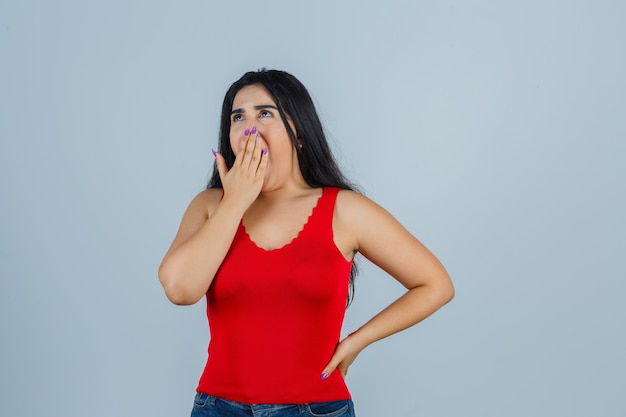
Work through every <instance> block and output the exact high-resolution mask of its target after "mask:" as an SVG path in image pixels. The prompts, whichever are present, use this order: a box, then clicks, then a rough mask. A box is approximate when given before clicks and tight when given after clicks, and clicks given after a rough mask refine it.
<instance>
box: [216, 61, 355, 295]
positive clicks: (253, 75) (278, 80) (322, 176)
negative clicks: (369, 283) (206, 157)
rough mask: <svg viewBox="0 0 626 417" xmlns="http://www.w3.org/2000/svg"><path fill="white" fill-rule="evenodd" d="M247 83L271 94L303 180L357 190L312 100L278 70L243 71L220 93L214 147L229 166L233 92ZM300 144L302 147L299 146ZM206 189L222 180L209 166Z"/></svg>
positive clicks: (352, 276) (293, 79)
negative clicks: (341, 165)
mask: <svg viewBox="0 0 626 417" xmlns="http://www.w3.org/2000/svg"><path fill="white" fill-rule="evenodd" d="M249 85H260V86H263V87H264V88H265V89H266V90H267V92H268V93H269V94H270V96H272V98H273V99H274V102H275V103H276V107H277V108H278V112H279V113H280V117H281V119H282V121H283V123H284V125H285V127H286V129H287V132H288V133H289V137H290V138H291V142H292V143H293V146H294V148H295V149H296V154H297V157H298V164H299V165H300V171H301V172H302V176H303V177H304V180H305V181H306V183H307V184H308V185H309V186H311V187H337V188H341V189H344V190H352V191H357V192H358V189H357V187H356V186H355V185H354V184H352V183H351V182H350V181H348V179H347V178H346V177H345V176H344V175H343V173H342V172H341V170H340V169H339V166H338V165H337V162H336V161H335V158H334V157H333V154H332V152H331V151H330V147H329V146H328V141H327V140H326V135H325V134H324V129H323V127H322V122H321V121H320V118H319V116H318V115H317V111H316V110H315V105H314V104H313V100H312V99H311V96H310V95H309V92H308V91H307V89H306V88H305V87H304V85H303V84H302V83H301V82H300V81H299V80H298V79H297V78H296V77H294V76H293V75H291V74H289V73H287V72H285V71H278V70H267V69H261V70H258V71H250V72H247V73H245V74H244V75H243V76H242V77H241V78H240V79H238V80H237V81H235V82H234V83H233V84H232V85H231V86H230V88H229V89H228V91H227V92H226V95H225V96H224V102H223V104H222V115H221V119H220V134H219V144H218V149H219V152H220V153H221V154H222V156H223V157H224V159H225V160H226V166H227V167H228V168H229V169H230V168H231V167H232V166H233V164H234V163H235V153H234V152H233V149H232V148H231V146H230V123H231V120H230V114H231V111H232V109H233V101H234V99H235V95H236V94H237V92H239V90H241V89H242V88H243V87H247V86H249ZM288 119H290V120H291V121H292V123H293V124H294V126H295V128H296V132H298V134H297V136H296V133H295V132H294V131H293V129H292V128H291V126H290V125H289V123H288V122H287V120H288ZM300 144H302V146H299V145H300ZM207 188H222V181H221V179H220V176H219V172H218V171H217V167H216V166H214V167H213V174H212V175H211V178H210V180H209V183H208V184H207ZM356 274H357V267H356V263H355V262H353V263H352V270H351V271H350V291H349V293H350V295H349V297H348V304H350V301H351V300H352V296H353V295H354V279H355V278H356Z"/></svg>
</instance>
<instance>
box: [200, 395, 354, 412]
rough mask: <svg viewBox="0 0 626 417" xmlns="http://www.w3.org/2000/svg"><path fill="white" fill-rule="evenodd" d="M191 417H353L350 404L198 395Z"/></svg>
mask: <svg viewBox="0 0 626 417" xmlns="http://www.w3.org/2000/svg"><path fill="white" fill-rule="evenodd" d="M191 417H355V415H354V406H353V404H352V401H351V400H341V401H331V402H324V403H311V404H257V405H250V404H244V403H238V402H235V401H229V400H225V399H222V398H218V397H214V396H212V395H208V394H204V393H202V392H198V393H197V394H196V397H195V398H194V401H193V410H192V411H191Z"/></svg>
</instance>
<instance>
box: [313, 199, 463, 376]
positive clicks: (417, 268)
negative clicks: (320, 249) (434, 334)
mask: <svg viewBox="0 0 626 417" xmlns="http://www.w3.org/2000/svg"><path fill="white" fill-rule="evenodd" d="M333 229H334V232H335V243H336V244H337V246H338V248H339V249H340V250H342V251H343V252H344V254H346V252H349V251H350V250H352V251H354V252H360V253H361V254H362V255H363V256H365V258H367V259H368V260H370V261H371V262H373V263H374V264H376V265H378V266H379V267H380V268H381V269H383V270H384V271H386V272H387V273H389V275H391V276H392V277H394V278H395V279H396V280H398V281H399V282H400V283H401V284H402V285H403V286H404V287H405V288H406V289H407V292H406V293H405V294H404V295H402V296H401V297H400V298H398V299H397V300H396V301H395V302H393V303H392V304H391V305H389V306H388V307H387V308H385V309H384V310H383V311H381V312H380V313H378V314H377V315H376V316H375V317H373V318H372V319H371V320H369V321H368V322H367V323H366V324H364V325H363V326H362V327H361V328H359V329H358V330H357V331H355V332H353V333H351V334H350V335H349V336H347V337H346V338H345V339H344V340H342V341H341V343H340V344H339V345H337V349H336V350H335V354H334V355H333V357H332V359H331V361H330V362H329V363H328V365H327V366H326V368H325V369H324V371H323V373H322V375H323V376H322V378H325V376H327V375H330V373H331V372H332V371H333V370H334V369H335V368H337V369H338V370H339V372H340V373H341V374H342V376H344V377H345V375H346V374H347V372H348V367H349V366H350V365H351V364H352V362H353V361H354V359H356V357H357V355H358V354H359V353H360V352H361V351H362V350H363V349H364V348H365V347H367V346H368V345H369V344H371V343H373V342H375V341H377V340H380V339H383V338H385V337H387V336H390V335H392V334H394V333H397V332H399V331H401V330H404V329H406V328H408V327H411V326H413V325H414V324H416V323H419V322H420V321H422V320H423V319H425V318H426V317H428V316H430V315H431V314H433V313H434V312H435V311H437V310H438V309H439V308H440V307H441V306H443V305H444V304H446V303H447V302H448V301H450V300H451V299H452V297H454V287H453V285H452V281H451V280H450V277H449V275H448V273H447V272H446V270H445V268H444V267H443V265H442V264H441V263H440V262H439V260H438V259H437V258H436V257H435V255H433V254H432V253H431V252H430V251H429V250H428V249H427V248H426V247H425V246H424V245H423V244H422V243H420V242H419V241H418V240H417V239H416V238H415V237H414V236H413V235H411V233H409V232H408V231H407V230H406V229H405V228H404V227H403V226H402V225H401V224H400V223H399V222H398V221H397V220H396V219H395V218H394V217H393V216H392V215H391V214H389V212H387V211H386V210H385V209H383V208H382V207H380V206H379V205H377V204H376V203H374V202H373V201H371V200H369V199H368V198H366V197H364V196H362V195H359V194H357V193H354V192H351V191H341V192H340V193H339V195H338V196H337V204H336V208H335V216H334V219H333ZM324 374H325V375H324Z"/></svg>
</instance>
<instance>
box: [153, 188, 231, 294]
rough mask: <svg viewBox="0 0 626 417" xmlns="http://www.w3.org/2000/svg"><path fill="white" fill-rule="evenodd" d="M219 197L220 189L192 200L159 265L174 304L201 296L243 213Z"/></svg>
mask: <svg viewBox="0 0 626 417" xmlns="http://www.w3.org/2000/svg"><path fill="white" fill-rule="evenodd" d="M221 196H222V190H221V189H210V190H205V191H202V192H201V193H200V194H198V195H197V196H196V198H194V199H193V201H192V202H191V204H189V207H188V208H187V211H186V212H185V215H184V216H183V220H182V221H181V224H180V228H179V229H178V233H177V234H176V237H175V238H174V241H173V242H172V245H171V246H170V248H169V250H168V251H167V253H166V254H165V257H164V258H163V261H162V262H161V266H160V267H159V281H161V285H163V289H164V290H165V294H166V295H167V298H168V299H169V300H170V301H171V302H172V303H174V304H178V305H190V304H195V303H196V302H198V301H199V300H200V299H201V298H202V297H203V296H204V294H205V293H206V292H207V290H208V288H209V286H210V285H211V282H212V281H213V277H214V276H215V273H216V272H217V270H218V268H219V266H220V265H221V264H222V261H223V260H224V257H225V256H226V253H227V252H228V249H229V248H230V245H231V243H232V241H233V238H234V236H235V233H236V232H237V228H238V227H239V222H240V221H241V218H242V216H243V211H241V208H240V209H237V206H236V205H234V204H232V205H229V204H228V201H224V200H221ZM220 200H221V201H220Z"/></svg>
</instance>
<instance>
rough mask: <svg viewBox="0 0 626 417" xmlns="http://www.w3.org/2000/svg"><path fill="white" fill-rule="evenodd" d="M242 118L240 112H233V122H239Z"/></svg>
mask: <svg viewBox="0 0 626 417" xmlns="http://www.w3.org/2000/svg"><path fill="white" fill-rule="evenodd" d="M241 120H243V115H242V114H235V115H233V122H239V121H241Z"/></svg>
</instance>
